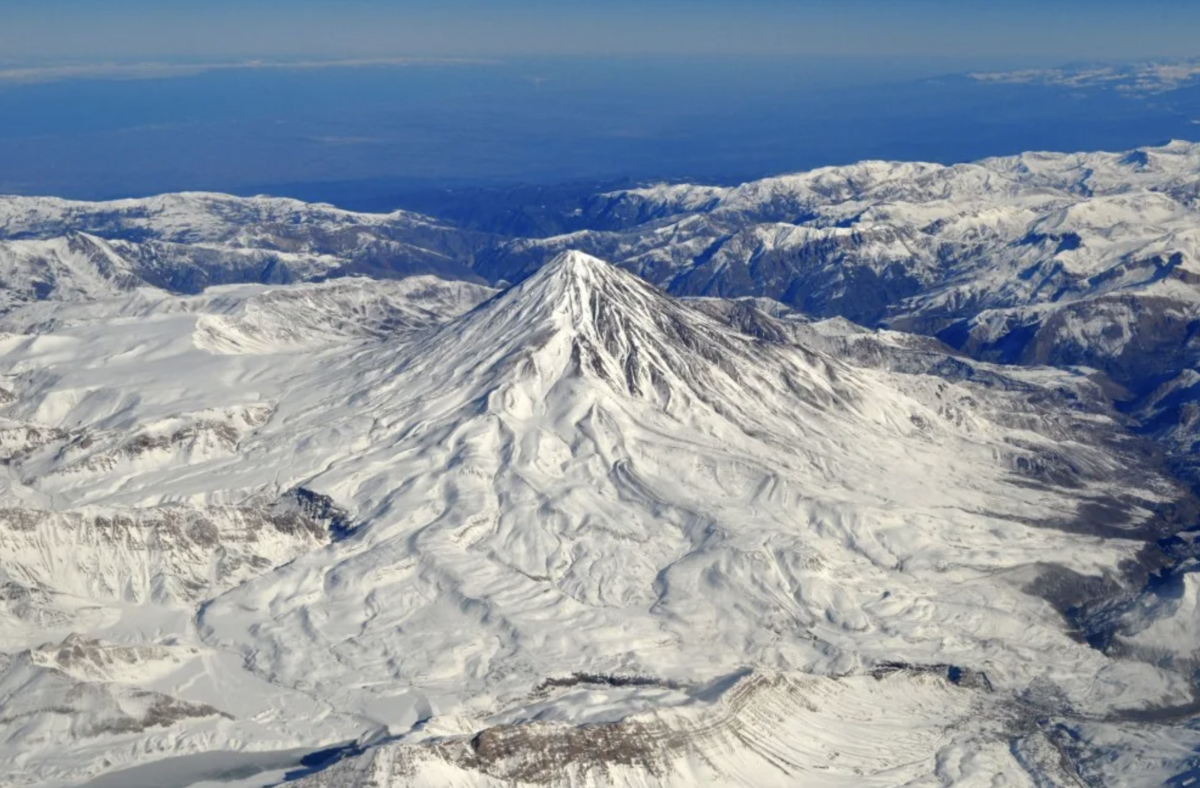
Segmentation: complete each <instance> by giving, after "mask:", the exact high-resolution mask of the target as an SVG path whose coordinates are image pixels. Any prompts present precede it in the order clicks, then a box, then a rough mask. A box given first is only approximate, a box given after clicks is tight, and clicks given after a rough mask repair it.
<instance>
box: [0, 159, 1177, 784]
mask: <svg viewBox="0 0 1200 788" xmlns="http://www.w3.org/2000/svg"><path fill="white" fill-rule="evenodd" d="M914 168H915V169H914ZM923 168H924V165H914V166H913V167H910V168H907V169H905V168H901V169H904V172H901V173H897V172H895V171H893V170H892V169H886V168H882V167H880V166H876V165H864V168H863V170H862V172H861V173H857V174H855V175H854V177H855V178H862V179H867V180H871V179H875V180H878V181H881V182H886V181H887V180H888V179H891V178H895V177H901V176H903V177H911V176H912V175H913V172H914V171H922V169H923ZM819 186H820V188H821V189H834V188H837V185H836V183H833V184H828V183H823V182H822V183H819ZM677 198H678V195H675V196H674V197H673V199H677ZM188 199H200V198H191V197H189V198H188ZM739 199H740V198H739ZM168 207H169V206H168ZM30 210H34V209H32V208H31V209H30ZM62 210H64V209H63V208H62V206H61V205H60V204H59V203H54V202H51V203H48V204H47V206H43V207H38V208H36V211H41V212H42V213H36V217H37V220H38V221H43V220H46V219H45V217H44V215H43V213H45V212H49V213H50V214H52V215H54V216H57V215H59V214H61V212H62ZM55 211H58V212H59V213H57V214H55V213H54V212H55ZM163 215H164V216H165V217H166V218H163V217H158V218H156V219H155V221H157V222H161V223H164V225H165V226H167V227H171V225H170V221H169V220H170V215H171V214H170V211H169V210H168V209H167V208H164V209H163ZM22 221H26V222H32V221H34V220H33V219H29V218H28V217H26V218H25V219H22ZM171 232H172V233H176V234H177V235H178V234H179V233H184V234H186V232H187V231H185V230H184V229H182V228H173V229H171ZM204 232H208V231H207V230H205V231H204ZM897 242H898V243H899V241H897ZM88 297H90V298H92V300H91V301H90V302H89V303H87V304H86V305H83V306H80V305H78V304H74V303H69V304H61V303H49V302H44V303H36V304H30V305H28V306H24V307H20V308H16V309H14V310H13V311H11V312H10V313H9V314H8V315H7V316H5V317H4V318H3V321H4V322H3V323H0V330H2V331H5V332H7V333H4V334H0V395H3V396H0V418H2V419H3V421H0V451H3V452H4V454H3V456H4V458H5V462H4V463H3V464H0V557H2V559H3V563H2V564H0V633H3V640H0V644H2V645H0V650H3V651H4V652H6V654H5V656H3V657H0V699H3V700H4V703H3V705H2V706H0V708H3V709H4V711H2V712H0V742H2V744H0V782H4V783H7V784H13V785H44V786H57V785H70V784H77V783H79V782H81V781H85V780H86V779H88V778H90V777H92V776H94V775H97V774H100V773H102V772H111V771H114V770H118V769H122V768H126V767H131V766H135V765H138V764H142V763H146V762H151V761H161V762H162V764H163V768H164V769H165V770H166V771H165V772H163V773H170V771H171V763H172V761H171V760H169V759H172V758H179V757H180V756H186V755H191V754H196V753H222V752H247V751H257V752H262V753H269V752H275V751H280V752H283V751H292V750H296V749H297V748H308V749H310V750H316V749H320V748H321V747H324V746H331V745H335V744H340V743H344V742H347V741H349V740H354V739H358V740H360V741H361V742H362V743H363V747H364V749H363V752H362V754H360V755H352V756H350V757H348V758H346V759H345V760H343V761H341V762H340V763H338V764H336V765H335V766H333V767H331V768H330V769H329V770H327V771H322V772H317V773H316V774H313V775H310V776H308V777H305V778H303V780H306V781H307V783H304V782H303V781H302V782H301V784H309V785H339V786H341V785H348V786H356V785H364V786H365V785H385V786H400V785H450V784H456V785H514V784H515V785H527V784H529V785H532V784H546V783H558V784H570V785H580V786H583V785H624V784H630V785H692V784H710V785H731V784H741V785H831V786H832V785H838V786H841V785H845V786H851V785H854V786H857V785H901V784H911V785H918V784H938V785H984V784H987V785H996V784H1009V785H1034V784H1038V783H1037V782H1036V779H1035V777H1034V776H1033V775H1034V774H1035V773H1036V774H1039V775H1040V777H1039V778H1037V779H1048V780H1050V781H1051V784H1057V783H1054V782H1053V781H1054V780H1057V779H1059V777H1060V776H1061V775H1060V774H1059V772H1055V771H1054V770H1055V769H1061V767H1060V766H1056V765H1055V764H1058V763H1059V760H1060V759H1059V758H1058V757H1057V751H1056V750H1054V747H1053V745H1052V743H1048V742H1049V740H1048V739H1045V736H1044V735H1043V734H1042V733H1041V732H1038V731H1037V730H1035V729H1032V728H1029V727H1028V722H1027V719H1026V718H1027V717H1028V716H1029V712H1028V711H1027V709H1028V707H1029V704H1031V703H1033V704H1034V705H1036V704H1039V703H1041V704H1051V703H1057V704H1061V707H1069V708H1070V709H1071V710H1073V712H1074V713H1076V714H1081V715H1086V716H1087V717H1088V718H1089V719H1097V720H1104V719H1107V718H1109V717H1110V716H1112V715H1114V714H1118V713H1121V712H1125V711H1128V710H1143V709H1148V708H1154V707H1159V706H1172V705H1177V704H1179V703H1180V702H1182V701H1186V700H1188V699H1189V698H1190V694H1191V689H1190V684H1189V682H1188V679H1187V677H1186V676H1185V675H1184V674H1183V673H1181V672H1180V671H1178V670H1175V669H1172V668H1171V667H1169V666H1167V667H1164V666H1161V665H1157V664H1152V663H1149V662H1146V661H1142V660H1138V659H1127V658H1121V657H1116V656H1106V655H1105V654H1104V653H1102V652H1100V651H1098V650H1095V649H1093V648H1091V647H1089V646H1088V645H1087V644H1086V643H1083V642H1081V640H1080V639H1079V638H1077V637H1072V633H1071V632H1070V626H1069V625H1068V624H1067V622H1066V621H1065V620H1064V618H1063V617H1062V616H1061V615H1060V614H1059V613H1057V612H1056V611H1055V610H1054V609H1053V608H1052V606H1051V605H1050V604H1049V603H1048V602H1047V601H1046V600H1045V599H1043V598H1042V597H1041V596H1039V595H1038V594H1036V593H1034V592H1033V591H1032V587H1033V585H1034V584H1036V583H1037V582H1038V580H1039V578H1041V577H1043V576H1044V574H1045V572H1046V570H1047V567H1049V566H1050V565H1055V566H1057V567H1060V568H1061V570H1062V571H1065V570H1070V572H1074V573H1077V575H1078V576H1082V577H1088V578H1096V579H1101V578H1107V580H1108V581H1109V582H1111V583H1116V584H1119V583H1120V582H1121V580H1120V576H1119V572H1118V567H1119V566H1120V565H1121V563H1122V561H1124V560H1126V559H1129V558H1132V557H1134V555H1135V554H1136V553H1137V551H1138V549H1139V547H1140V546H1141V541H1139V539H1138V538H1137V536H1136V533H1137V529H1138V527H1139V526H1140V524H1142V523H1143V522H1144V521H1146V520H1148V519H1149V518H1151V517H1152V511H1151V510H1152V508H1153V507H1154V506H1155V505H1157V504H1163V503H1168V502H1170V501H1172V500H1174V499H1175V498H1177V497H1178V496H1179V495H1180V491H1179V490H1178V489H1177V488H1176V487H1175V486H1174V485H1173V483H1172V482H1170V481H1169V480H1168V479H1166V478H1165V477H1162V476H1160V475H1158V474H1157V473H1155V472H1154V471H1152V470H1146V469H1144V468H1142V467H1140V466H1137V465H1136V464H1135V460H1134V459H1132V455H1129V454H1125V453H1122V452H1121V451H1120V450H1119V449H1118V448H1116V447H1115V446H1114V445H1110V444H1109V443H1106V442H1105V441H1103V440H1099V439H1094V438H1093V437H1092V436H1093V435H1094V434H1096V431H1098V430H1104V429H1108V428H1111V426H1112V423H1111V419H1112V418H1113V417H1112V415H1111V414H1107V413H1105V412H1102V411H1088V410H1086V409H1083V408H1079V409H1077V410H1072V409H1069V408H1065V407H1059V406H1055V405H1046V404H1041V405H1035V404H1033V403H1036V402H1040V401H1043V400H1044V399H1045V396H1041V395H1047V394H1049V393H1050V392H1054V391H1059V390H1062V389H1064V388H1069V387H1071V386H1076V385H1078V386H1084V385H1086V381H1082V382H1078V383H1077V382H1074V381H1073V380H1072V375H1071V374H1069V373H1065V372H1059V371H1056V370H1038V369H1033V370H1028V371H1026V372H1025V373H1023V374H1024V376H1025V377H1024V378H1023V379H1022V381H1023V382H1022V386H1021V387H1019V388H1020V390H1019V391H1018V390H1016V389H1014V390H1013V391H994V392H993V391H990V390H988V389H987V387H985V386H975V385H972V384H970V383H967V382H959V383H954V382H949V381H947V380H945V379H943V378H940V377H935V376H932V375H926V374H919V373H912V372H898V371H891V370H890V369H889V368H888V366H887V365H881V364H868V363H863V362H861V361H860V360H856V358H857V357H856V356H854V355H853V354H849V353H847V354H846V355H845V356H844V357H839V356H838V355H835V354H834V353H833V352H832V351H831V348H835V347H837V348H842V347H845V346H847V345H843V344H838V343H853V342H859V341H865V338H867V337H878V341H879V342H880V343H881V344H880V347H885V348H886V347H897V348H901V349H903V348H904V347H905V341H904V339H903V335H898V334H890V335H889V334H886V333H884V334H878V335H877V334H875V332H863V338H862V339H856V338H855V337H857V336H858V334H857V333H856V331H857V330H856V329H853V328H852V327H849V326H847V325H829V324H826V325H821V326H818V327H816V328H807V327H805V325H804V324H803V323H798V324H797V325H798V326H799V328H800V329H803V330H800V331H799V332H798V333H796V334H795V335H794V336H792V338H791V339H788V340H787V341H782V340H781V341H767V340H764V339H762V338H759V337H757V336H751V335H750V334H747V333H743V332H742V331H740V330H737V329H735V328H734V327H732V325H731V323H730V322H729V321H728V320H722V319H719V315H720V314H721V312H722V309H723V308H722V307H716V308H714V307H711V306H710V307H709V308H703V306H704V305H703V304H699V303H697V304H692V303H689V302H685V301H679V300H675V299H672V298H670V297H668V296H665V295H664V294H662V293H661V292H659V291H658V290H656V289H655V288H653V287H652V286H650V285H647V284H645V283H644V282H642V281H641V280H639V279H637V278H635V277H634V276H632V275H631V274H628V273H626V272H624V271H621V270H619V269H618V268H615V267H612V266H610V265H609V264H607V263H605V262H603V261H601V260H599V259H596V258H594V257H590V256H588V255H586V254H582V253H579V252H574V251H569V252H566V253H564V254H562V255H560V256H558V257H557V258H555V259H554V260H553V261H551V262H550V263H549V264H547V265H545V266H544V267H542V268H541V269H540V270H539V271H537V272H536V273H535V274H534V275H533V276H531V277H529V278H528V279H525V280H524V281H523V282H521V283H520V284H519V285H517V286H515V287H512V288H510V289H508V290H506V291H503V292H501V293H499V294H493V291H490V290H488V289H486V288H482V287H479V286H475V285H466V284H461V283H451V282H441V281H440V280H435V279H432V278H421V279H417V280H401V281H399V282H395V283H390V284H388V285H387V286H386V287H385V286H383V285H382V284H381V283H378V282H370V281H367V280H355V279H349V280H340V281H335V282H328V283H322V284H306V285H292V286H287V287H274V286H272V287H269V286H263V285H238V286H228V287H221V288H215V289H210V290H208V291H206V292H204V293H203V294H200V295H196V296H175V295H167V294H165V293H163V292H162V291H158V290H153V289H147V288H140V289H133V290H130V291H129V292H126V293H123V294H116V295H102V294H99V293H94V294H89V296H88ZM762 304H765V302H761V303H760V304H759V305H757V306H755V305H754V304H753V303H752V302H751V306H754V308H755V309H760V308H761V305H762ZM472 307H473V308H472ZM806 331H807V332H811V333H807V334H806V333H805V332H806ZM806 336H807V337H809V339H808V340H805V339H804V337H806ZM1059 462H1061V463H1062V464H1063V467H1064V468H1069V470H1070V473H1071V474H1072V476H1071V479H1070V483H1062V484H1059V483H1054V482H1047V481H1046V479H1045V478H1042V477H1038V478H1032V479H1031V478H1030V476H1029V473H1030V469H1031V468H1040V467H1042V466H1043V465H1053V464H1055V463H1059ZM298 488H300V489H302V490H304V491H306V492H305V495H307V496H309V498H304V497H303V496H302V497H300V498H296V497H295V495H296V493H295V491H296V490H297V489H298ZM289 496H292V497H289ZM314 496H327V499H324V500H328V501H329V502H331V503H332V504H333V505H335V506H336V507H338V508H339V510H340V511H342V512H344V522H343V521H338V525H337V528H335V527H334V525H333V524H331V523H332V522H333V521H332V520H329V518H325V519H322V518H323V517H325V516H324V515H321V516H317V515H316V514H314V511H315V510H312V509H305V508H304V507H305V506H311V504H305V503H303V502H304V501H306V500H320V499H317V498H315V497H314ZM1118 500H1119V501H1123V502H1124V503H1123V504H1121V506H1123V507H1124V508H1123V510H1122V511H1123V513H1124V520H1123V523H1124V524H1123V525H1120V526H1116V527H1114V528H1115V530H1110V531H1107V532H1104V533H1091V534H1089V533H1087V532H1086V528H1084V529H1081V528H1079V527H1076V526H1077V525H1078V523H1080V522H1081V521H1083V520H1086V515H1087V511H1088V507H1089V506H1095V505H1097V504H1103V505H1107V506H1113V505H1116V502H1117V501H1118ZM297 501H300V503H297ZM281 507H282V508H281ZM297 507H299V508H297ZM327 520H328V522H327ZM326 526H327V527H326ZM1181 610H1182V609H1181ZM1174 621H1175V624H1173V626H1175V625H1177V626H1178V627H1180V628H1182V629H1180V630H1179V631H1178V632H1175V634H1173V635H1171V637H1175V638H1178V637H1184V636H1185V635H1181V634H1180V632H1184V633H1186V632H1191V633H1192V634H1193V636H1194V634H1195V630H1194V629H1189V628H1192V627H1194V626H1196V625H1198V624H1200V622H1197V621H1196V618H1195V617H1189V616H1188V615H1183V614H1181V615H1179V616H1177V617H1176V618H1175V619H1174ZM1164 626H1165V624H1164ZM1157 631H1158V630H1153V631H1151V630H1147V633H1146V634H1145V635H1144V637H1146V638H1150V637H1158V635H1157V634H1155V633H1156V632H1157ZM1173 632H1174V630H1173ZM951 665H953V666H956V670H961V671H965V675H966V676H968V677H970V678H969V680H967V679H964V680H960V681H958V683H957V684H955V683H954V682H952V681H950V680H949V679H950V676H951V673H950V672H949V669H948V666H951ZM984 675H986V678H979V677H980V676H984ZM1038 708H1041V707H1040V706H1039V707H1038ZM1022 709H1026V711H1022ZM1022 726H1025V727H1022ZM1014 737H1018V738H1020V740H1021V742H1023V744H1022V745H1021V746H1022V747H1024V748H1025V749H1021V748H1020V747H1017V748H1014V747H1010V740H1012V739H1013V738H1014ZM1039 748H1040V749H1039ZM539 754H540V755H539ZM547 754H549V755H547ZM1043 756H1044V757H1043ZM997 775H1004V777H1003V779H1004V780H1007V783H1005V782H997V781H996V780H997V779H1000V778H998V777H997ZM197 779H199V778H195V776H194V775H193V778H192V779H190V780H189V781H190V782H195V781H196V780H197ZM1063 779H1065V778H1063ZM372 780H374V782H371V781H372ZM184 784H186V783H184Z"/></svg>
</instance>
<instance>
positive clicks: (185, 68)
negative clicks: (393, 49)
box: [0, 58, 494, 85]
mask: <svg viewBox="0 0 1200 788" xmlns="http://www.w3.org/2000/svg"><path fill="white" fill-rule="evenodd" d="M490 62H494V61H487V60H470V59H462V58H354V59H346V60H299V61H268V60H243V61H238V62H230V63H85V64H71V65H53V66H24V67H10V68H0V84H16V85H28V84H36V83H41V82H60V81H63V80H70V79H107V80H127V79H130V80H132V79H171V78H174V77H190V76H195V75H197V74H205V73H208V72H210V71H247V70H278V71H301V70H309V69H323V68H369V67H373V66H427V65H482V64H486V63H490Z"/></svg>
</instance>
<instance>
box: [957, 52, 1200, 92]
mask: <svg viewBox="0 0 1200 788" xmlns="http://www.w3.org/2000/svg"><path fill="white" fill-rule="evenodd" d="M971 78H972V79H975V80H976V81H978V82H984V83H993V84H1001V83H1003V84H1024V85H1028V84H1041V85H1055V86H1059V87H1066V88H1080V89H1084V88H1101V89H1110V90H1116V91H1118V92H1122V93H1128V94H1130V95H1151V96H1152V95H1157V94H1160V93H1169V92H1171V91H1173V90H1178V89H1180V88H1183V87H1192V86H1195V85H1197V84H1200V59H1192V60H1178V61H1159V62H1146V63H1134V64H1128V65H1120V66H1114V65H1108V64H1092V65H1088V64H1084V65H1078V66H1072V67H1066V68H1050V69H1027V70H1022V71H984V72H976V73H973V74H971Z"/></svg>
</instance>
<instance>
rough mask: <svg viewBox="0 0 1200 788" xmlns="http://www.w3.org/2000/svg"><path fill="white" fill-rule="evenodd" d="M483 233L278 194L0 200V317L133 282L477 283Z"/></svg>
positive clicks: (191, 288) (188, 288) (183, 289)
mask: <svg viewBox="0 0 1200 788" xmlns="http://www.w3.org/2000/svg"><path fill="white" fill-rule="evenodd" d="M484 243H485V238H484V237H483V236H480V235H477V234H473V233H467V232H463V231H459V230H456V229H454V228H452V227H447V226H445V225H442V224H439V223H438V222H437V221H435V220H433V219H431V218H429V217H425V216H421V215H419V214H413V213H408V212H405V211H396V212H394V213H390V214H361V213H352V212H350V211H343V210H339V209H337V208H334V207H333V206H329V205H319V204H309V203H303V202H299V201H297V200H287V199H281V198H273V197H253V198H240V197H232V196H229V195H223V194H206V193H183V194H165V195H160V196H157V197H150V198H144V199H136V200H133V199H131V200H116V201H112V202H100V203H88V202H73V201H68V200H60V199H56V198H50V197H13V196H7V197H6V196H0V288H2V289H0V313H2V312H4V311H6V310H7V309H9V308H11V307H12V306H13V305H15V304H20V303H26V302H29V301H34V300H44V299H53V300H78V299H80V298H95V297H100V296H107V295H112V294H114V293H116V292H120V291H122V290H127V289H129V288H132V287H135V286H150V287H157V288H161V289H165V290H168V291H171V292H176V293H198V292H200V291H202V290H203V289H204V288H206V287H210V286H214V285H222V284H234V283H242V282H261V283H268V284H272V283H284V282H292V281H310V280H321V279H325V278H328V277H336V276H344V275H347V274H369V275H372V276H375V277H379V278H396V277H404V276H410V275H413V274H438V275H441V276H444V277H449V278H455V279H477V278H476V277H475V276H474V274H473V273H472V271H471V268H470V262H471V260H472V257H473V254H474V251H475V250H476V249H477V248H479V247H480V246H481V245H482V244H484Z"/></svg>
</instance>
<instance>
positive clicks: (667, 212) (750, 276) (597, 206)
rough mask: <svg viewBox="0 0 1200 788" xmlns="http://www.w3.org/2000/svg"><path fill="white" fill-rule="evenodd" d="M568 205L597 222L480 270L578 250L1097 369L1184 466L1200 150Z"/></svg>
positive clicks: (987, 352) (679, 277)
mask: <svg viewBox="0 0 1200 788" xmlns="http://www.w3.org/2000/svg"><path fill="white" fill-rule="evenodd" d="M574 211H575V212H577V213H578V216H579V217H580V218H579V222H580V223H581V226H585V227H593V228H597V229H582V230H578V231H576V232H572V233H569V234H566V235H562V236H554V237H549V238H537V239H516V240H512V241H510V242H508V243H507V244H505V245H504V246H503V247H502V248H501V249H499V250H497V251H495V252H493V253H490V254H488V255H486V256H484V257H483V258H481V259H480V262H479V263H478V264H477V265H476V270H478V271H480V272H481V273H484V274H485V275H487V276H489V277H491V278H494V279H498V278H507V279H518V278H520V277H521V276H523V275H525V274H526V273H527V272H528V271H530V270H535V269H536V268H537V267H538V266H539V265H541V264H542V263H543V262H544V261H545V260H547V259H549V258H550V257H553V256H554V255H556V254H558V253H559V252H561V251H562V250H563V249H568V248H576V249H582V250H585V251H588V252H590V253H592V254H596V255H598V256H601V257H603V258H605V259H608V260H611V261H613V262H614V263H617V264H619V265H621V266H622V267H624V268H626V269H627V270H631V271H634V272H636V273H638V274H639V275H640V276H642V277H644V278H646V279H647V280H649V281H651V282H654V283H656V284H658V285H659V286H660V287H662V288H664V289H665V290H667V291H668V292H671V293H673V294H676V295H693V296H694V295H702V296H723V297H746V296H753V297H766V298H771V299H775V300H778V301H781V302H783V303H784V304H786V305H788V306H789V307H791V308H793V309H796V310H798V311H800V312H803V313H806V314H810V315H815V316H822V317H833V316H840V317H846V318H849V319H851V320H854V321H856V322H859V323H863V324H867V325H886V326H889V327H891V328H895V329H900V330H904V331H911V332H918V333H922V334H926V335H930V336H936V337H938V338H939V339H941V340H942V341H944V342H947V343H949V344H951V345H952V346H954V347H956V348H958V349H961V350H963V351H964V352H966V353H968V354H970V355H971V356H974V357H976V358H980V359H986V360H991V361H1000V362H1005V363H1021V364H1050V365H1055V366H1060V367H1068V366H1078V365H1085V366H1089V367H1094V368H1096V369H1099V370H1101V371H1103V372H1104V373H1105V374H1107V375H1108V376H1110V377H1111V378H1112V379H1113V380H1114V381H1115V382H1116V383H1117V384H1118V385H1119V386H1122V387H1124V388H1125V389H1126V390H1127V393H1126V394H1125V395H1124V396H1125V398H1126V399H1127V401H1128V404H1127V407H1128V409H1129V410H1130V411H1132V412H1134V413H1137V414H1139V421H1140V422H1141V424H1142V425H1143V426H1144V427H1145V428H1146V429H1148V430H1152V431H1154V432H1155V433H1156V434H1158V435H1159V436H1160V437H1162V438H1163V440H1164V441H1165V444H1164V445H1167V446H1168V448H1170V450H1171V451H1172V452H1173V453H1174V455H1175V458H1176V460H1177V461H1178V462H1179V463H1180V464H1181V465H1184V466H1190V465H1191V462H1190V460H1189V457H1190V456H1191V455H1192V454H1194V452H1193V449H1194V447H1195V446H1196V445H1197V440H1196V435H1197V433H1196V430H1195V427H1194V422H1195V419H1194V417H1193V416H1192V415H1189V414H1190V413H1191V408H1192V407H1193V405H1192V403H1194V401H1195V400H1196V396H1197V391H1200V389H1197V388H1196V387H1195V384H1194V380H1193V378H1194V377H1195V375H1196V369H1197V367H1198V365H1200V353H1198V351H1197V348H1196V346H1195V343H1194V341H1193V338H1194V336H1195V330H1194V327H1195V325H1196V324H1197V320H1198V319H1200V145H1195V144H1190V143H1184V142H1174V143H1171V144H1169V145H1166V146H1163V147H1158V148H1144V149H1139V150H1135V151H1131V152H1127V153H1111V154H1110V153H1086V154H1048V153H1026V154H1022V155H1019V156H1013V157H1006V158H999V159H990V160H985V161H981V162H976V163H972V164H961V165H955V166H949V167H947V166H942V165H934V164H920V163H915V164H910V163H893V162H864V163H860V164H856V165H852V166H847V167H830V168H825V169H821V170H815V171H812V172H808V173H801V174H797V175H788V176H782V177H777V178H768V179H765V180H762V181H755V182H751V183H747V184H743V185H741V186H737V187H728V188H726V187H711V186H691V185H664V186H653V187H647V188H642V189H634V190H627V191H621V192H614V193H610V194H606V195H599V196H597V197H595V198H593V199H591V200H589V201H587V202H586V203H585V204H584V205H581V206H579V207H577V208H575V209H574Z"/></svg>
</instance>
